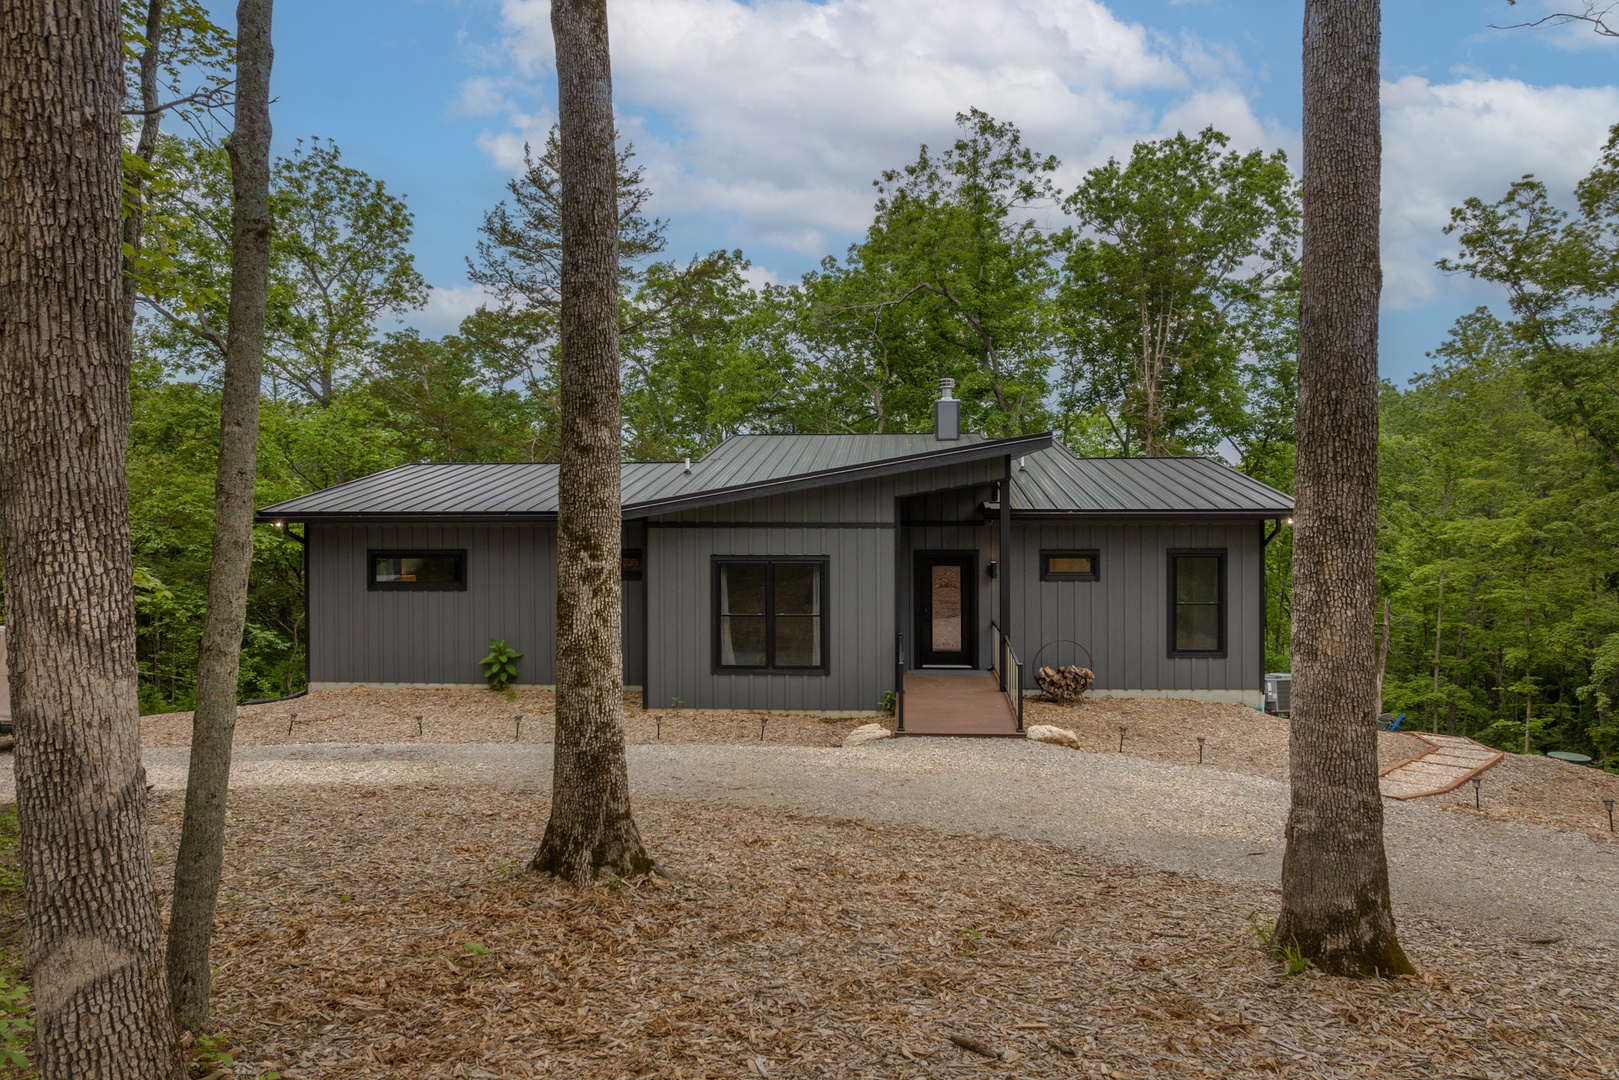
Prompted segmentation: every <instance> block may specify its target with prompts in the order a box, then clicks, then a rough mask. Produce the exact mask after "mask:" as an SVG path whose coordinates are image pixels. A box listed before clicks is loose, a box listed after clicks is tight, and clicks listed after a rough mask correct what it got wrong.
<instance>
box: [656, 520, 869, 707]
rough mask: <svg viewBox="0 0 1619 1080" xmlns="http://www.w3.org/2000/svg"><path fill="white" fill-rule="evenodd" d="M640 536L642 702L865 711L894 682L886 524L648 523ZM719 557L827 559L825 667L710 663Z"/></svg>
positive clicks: (663, 704)
mask: <svg viewBox="0 0 1619 1080" xmlns="http://www.w3.org/2000/svg"><path fill="white" fill-rule="evenodd" d="M647 537H648V542H647V585H648V588H649V590H650V592H649V594H648V597H647V601H648V602H647V681H646V708H648V709H653V710H658V709H667V708H670V707H671V706H672V705H673V703H674V702H675V700H676V699H679V703H680V706H681V707H682V708H688V709H761V710H766V711H789V712H790V711H813V712H861V711H873V710H875V709H876V708H877V704H878V699H879V698H881V697H882V695H883V691H885V690H888V689H891V688H892V687H893V683H894V572H893V566H894V531H893V529H891V528H881V527H869V526H868V527H856V528H824V527H820V528H798V527H793V526H780V527H769V526H753V527H746V526H745V527H717V528H707V527H699V528H691V527H685V528H680V527H676V528H669V527H661V528H660V527H659V526H658V525H657V524H656V523H652V524H651V525H650V527H649V528H648V530H647ZM726 555H744V556H764V555H773V556H781V557H784V558H790V557H792V556H795V555H802V556H811V557H825V558H826V560H827V569H826V574H827V593H828V598H827V609H826V611H825V613H824V614H823V618H825V619H826V620H827V630H828V632H827V670H826V672H824V673H821V672H816V673H805V674H797V673H790V672H717V671H715V670H714V592H713V590H714V585H713V582H714V559H715V557H716V556H726Z"/></svg>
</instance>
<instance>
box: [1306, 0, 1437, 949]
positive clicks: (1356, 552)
mask: <svg viewBox="0 0 1619 1080" xmlns="http://www.w3.org/2000/svg"><path fill="white" fill-rule="evenodd" d="M1379 17H1380V12H1379V0H1306V3H1305V9H1304V252H1303V263H1302V267H1301V278H1300V280H1301V288H1300V296H1299V402H1298V465H1297V468H1296V472H1295V484H1296V491H1297V494H1296V498H1297V509H1296V510H1295V511H1294V514H1293V519H1294V523H1295V525H1294V530H1295V531H1294V539H1293V595H1294V605H1293V643H1292V644H1293V720H1292V745H1291V749H1290V751H1289V764H1290V767H1291V773H1292V806H1291V808H1290V811H1289V814H1288V820H1287V851H1286V854H1285V856H1284V858H1283V862H1282V911H1281V917H1280V918H1279V919H1278V920H1277V924H1276V939H1275V940H1276V942H1277V943H1278V944H1279V945H1286V946H1296V947H1297V948H1298V949H1299V950H1300V951H1301V952H1302V953H1303V954H1304V956H1306V957H1308V958H1309V959H1310V960H1312V961H1313V962H1315V963H1316V965H1317V966H1319V967H1320V968H1322V969H1323V970H1325V971H1328V972H1331V973H1334V974H1343V975H1370V974H1383V975H1391V974H1396V973H1401V972H1409V971H1411V962H1410V961H1409V960H1408V959H1406V956H1405V952H1404V951H1403V950H1402V949H1401V948H1400V944H1399V941H1398V940H1397V939H1396V937H1395V933H1394V916H1393V912H1392V910H1391V908H1390V904H1389V879H1388V859H1387V856H1386V854H1385V852H1384V848H1383V797H1382V794H1381V792H1380V791H1379V788H1378V779H1377V734H1376V732H1377V723H1376V721H1377V716H1376V713H1374V712H1373V711H1372V708H1371V700H1372V682H1373V679H1374V676H1375V658H1374V656H1373V653H1372V649H1373V636H1374V635H1373V620H1374V617H1375V616H1374V609H1373V604H1374V601H1375V596H1376V578H1375V572H1374V571H1375V568H1374V555H1375V546H1376V539H1377V536H1376V530H1377V300H1378V293H1379V291H1380V290H1381V288H1382V270H1381V267H1380V264H1379V261H1378V213H1379V194H1380V191H1379V167H1380V159H1381V156H1382V138H1381V131H1380V127H1379V116H1378V105H1379V102H1378V86H1379V83H1378V75H1379V73H1378V53H1379V45H1380V32H1379Z"/></svg>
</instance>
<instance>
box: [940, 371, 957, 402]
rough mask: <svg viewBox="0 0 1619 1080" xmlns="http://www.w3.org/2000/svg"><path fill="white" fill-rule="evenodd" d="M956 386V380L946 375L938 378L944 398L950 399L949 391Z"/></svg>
mask: <svg viewBox="0 0 1619 1080" xmlns="http://www.w3.org/2000/svg"><path fill="white" fill-rule="evenodd" d="M955 388H956V380H954V379H952V378H950V377H949V376H946V377H944V378H942V379H940V380H939V390H940V392H942V393H943V394H944V400H946V401H949V400H950V391H952V390H954V389H955Z"/></svg>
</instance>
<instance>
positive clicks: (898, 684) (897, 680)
mask: <svg viewBox="0 0 1619 1080" xmlns="http://www.w3.org/2000/svg"><path fill="white" fill-rule="evenodd" d="M894 730H895V731H904V730H905V635H904V634H901V635H899V640H898V641H897V642H896V643H895V645H894Z"/></svg>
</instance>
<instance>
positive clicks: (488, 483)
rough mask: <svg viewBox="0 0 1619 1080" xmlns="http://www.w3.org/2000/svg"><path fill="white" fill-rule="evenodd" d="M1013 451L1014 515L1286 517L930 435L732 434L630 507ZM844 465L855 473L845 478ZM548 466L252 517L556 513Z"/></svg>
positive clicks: (331, 494)
mask: <svg viewBox="0 0 1619 1080" xmlns="http://www.w3.org/2000/svg"><path fill="white" fill-rule="evenodd" d="M997 453H1011V454H1014V455H1019V457H1018V461H1019V463H1020V464H1019V466H1017V467H1015V468H1014V472H1013V480H1014V482H1013V493H1012V509H1013V511H1014V512H1015V513H1033V514H1041V513H1095V514H1131V513H1149V514H1153V513H1181V514H1210V513H1228V514H1230V513H1235V514H1272V515H1276V514H1283V513H1290V512H1291V511H1292V506H1293V501H1292V499H1291V498H1289V497H1288V496H1286V495H1284V494H1282V493H1281V492H1279V491H1276V490H1275V489H1274V488H1270V487H1267V486H1266V485H1264V484H1261V483H1259V482H1258V481H1257V480H1253V479H1251V478H1249V477H1246V476H1243V475H1242V474H1241V473H1238V472H1237V471H1236V470H1234V469H1231V468H1229V467H1228V466H1226V465H1223V464H1221V463H1219V462H1216V461H1211V460H1209V459H1207V458H1076V457H1074V456H1073V455H1072V454H1070V453H1068V451H1067V450H1064V449H1063V448H1061V447H1058V446H1053V445H1051V444H1050V443H1049V436H1027V437H1023V438H1019V439H1004V440H986V439H984V438H983V436H979V435H964V436H963V437H962V439H961V440H960V441H959V442H953V443H941V442H939V441H937V440H936V439H934V437H933V436H932V435H931V434H895V435H737V436H733V437H731V438H729V439H727V440H725V442H723V443H721V444H720V445H719V446H718V447H716V448H715V449H714V450H713V451H711V452H710V453H709V454H708V455H707V456H705V457H703V458H701V459H699V460H697V461H694V462H692V463H691V468H690V471H687V468H686V465H685V464H684V463H683V462H679V461H631V462H625V463H624V465H623V466H622V470H621V472H620V477H621V482H622V485H623V493H622V500H623V505H624V508H625V510H626V512H631V511H636V510H642V511H646V512H661V511H666V510H670V509H674V508H676V507H678V506H681V505H692V504H694V503H713V502H724V501H730V500H732V499H741V498H748V497H750V496H752V495H757V494H763V493H767V492H768V490H770V489H775V490H782V489H787V488H790V489H797V488H801V487H811V486H818V484H817V479H818V478H820V480H821V482H824V483H836V482H838V481H839V479H841V478H848V477H851V476H853V477H858V476H859V475H861V474H862V471H863V470H864V471H867V472H868V473H869V471H870V470H873V469H883V470H885V471H887V469H886V468H885V467H891V468H892V470H894V471H907V470H909V469H913V468H915V469H920V468H928V467H930V466H932V465H935V464H937V465H945V464H949V463H950V462H952V461H960V460H978V459H981V458H984V457H992V456H994V455H995V454H997ZM851 470H852V472H851ZM557 495H558V467H557V465H556V464H554V463H548V462H535V463H526V462H525V463H446V464H418V465H402V466H400V467H398V468H395V469H388V470H386V471H384V472H380V473H375V474H373V475H371V476H366V477H362V478H360V479H358V480H353V481H350V482H349V483H346V484H342V485H339V486H337V487H333V488H327V489H326V490H324V491H317V492H314V493H312V494H309V495H304V496H300V497H299V498H296V499H290V500H287V501H286V502H281V503H276V504H275V505H273V506H267V507H265V508H264V509H263V510H261V511H259V516H260V518H261V519H264V520H273V519H291V520H305V519H309V518H314V519H320V518H350V517H359V518H379V519H380V518H390V517H394V518H398V517H437V516H441V515H442V516H458V515H464V516H468V517H497V518H525V517H539V518H548V517H551V516H554V515H555V514H556V510H557Z"/></svg>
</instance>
